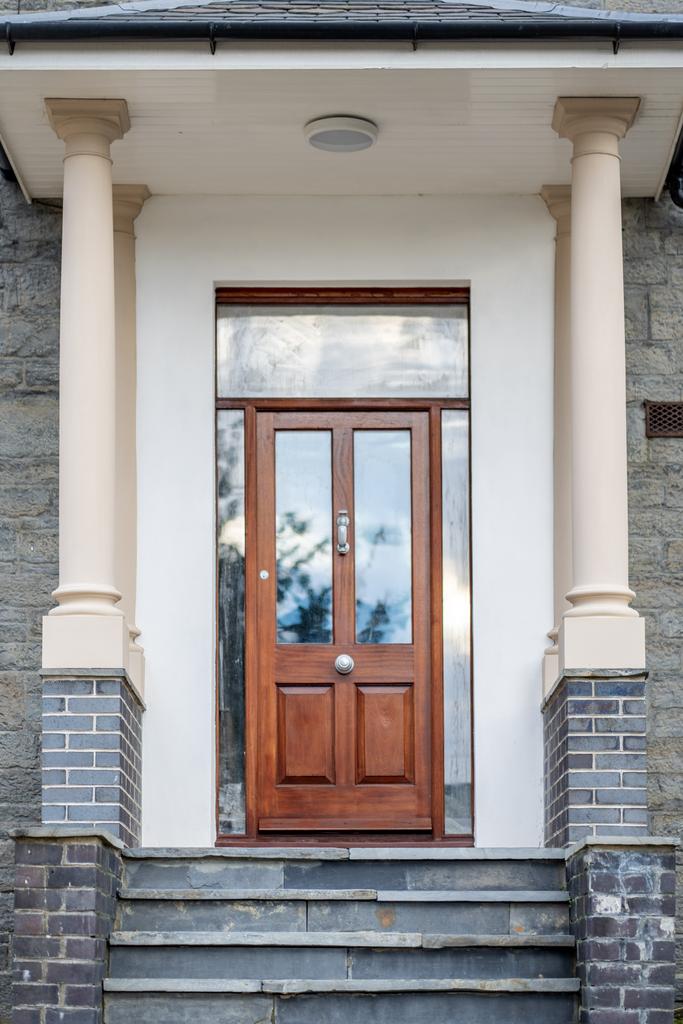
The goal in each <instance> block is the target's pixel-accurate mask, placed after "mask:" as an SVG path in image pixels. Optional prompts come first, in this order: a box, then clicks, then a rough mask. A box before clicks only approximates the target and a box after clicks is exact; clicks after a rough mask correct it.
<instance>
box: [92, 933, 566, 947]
mask: <svg viewBox="0 0 683 1024" xmlns="http://www.w3.org/2000/svg"><path fill="white" fill-rule="evenodd" d="M109 944H110V945H111V946H372V947H373V948H377V947H388V948H392V949H406V948H419V947H422V948H424V949H443V948H447V947H451V946H472V947H486V946H491V947H496V948H508V947H510V948H512V947H520V948H521V947H538V948H543V947H551V948H557V947H560V948H562V947H566V948H571V949H573V948H574V944H575V940H574V936H573V935H518V934H514V935H422V934H421V933H420V932H384V933H382V932H181V931H175V932H142V931H135V932H123V931H118V932H112V934H111V936H110V938H109Z"/></svg>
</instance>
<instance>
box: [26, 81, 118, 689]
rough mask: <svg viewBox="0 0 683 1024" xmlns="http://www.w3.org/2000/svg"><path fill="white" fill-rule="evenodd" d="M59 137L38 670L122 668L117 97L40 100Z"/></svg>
mask: <svg viewBox="0 0 683 1024" xmlns="http://www.w3.org/2000/svg"><path fill="white" fill-rule="evenodd" d="M45 106H46V109H47V113H48V117H49V119H50V124H51V125H52V127H53V129H54V130H55V132H56V133H57V135H58V136H59V137H60V139H62V140H63V141H64V144H65V152H64V210H63V235H62V287H61V321H60V406H59V408H60V412H59V432H60V435H59V473H60V476H59V586H58V588H57V590H56V591H55V592H54V597H55V599H56V601H57V607H56V608H54V609H53V610H52V611H51V612H50V614H49V615H47V616H46V617H45V618H44V620H43V666H44V667H45V668H126V669H127V667H128V629H127V627H126V623H125V619H124V616H123V612H122V610H121V609H120V608H119V607H118V601H119V598H120V596H121V595H120V593H119V591H118V590H117V588H116V585H115V579H116V572H115V490H116V457H115V452H116V386H115V375H116V359H115V340H116V339H115V321H114V316H115V302H114V238H113V235H114V232H113V217H112V173H111V156H110V146H111V143H112V142H113V141H114V140H116V139H120V138H122V136H123V135H124V134H125V132H126V131H127V130H128V128H129V120H128V111H127V107H126V103H125V101H124V100H93V99H82V100H80V99H51V100H46V102H45Z"/></svg>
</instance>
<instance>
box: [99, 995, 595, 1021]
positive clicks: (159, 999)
mask: <svg viewBox="0 0 683 1024" xmlns="http://www.w3.org/2000/svg"><path fill="white" fill-rule="evenodd" d="M104 1019H105V1024H130V1022H131V1021H144V1022H145V1024H321V1021H324V1022H325V1024H368V1022H369V1021H372V1024H455V1022H456V1021H457V1022H460V1021H462V1022H463V1024H465V1022H466V1024H491V1022H492V1021H497V1022H500V1024H529V1021H530V1020H532V1021H533V1020H536V1021H542V1022H543V1024H572V1022H573V1021H574V1019H575V997H574V996H572V995H552V996H548V995H538V994H519V995H518V994H515V995H478V994H471V993H447V994H442V993H409V992H406V993H400V994H386V995H385V994H382V995H351V996H349V995H337V994H328V995H324V996H294V997H291V996H290V997H287V998H279V997H277V996H275V997H272V996H265V995H253V996H252V995H249V996H230V995H215V996H174V995H166V996H155V995H147V996H138V995H116V994H110V995H108V996H107V997H106V999H105V1018H104Z"/></svg>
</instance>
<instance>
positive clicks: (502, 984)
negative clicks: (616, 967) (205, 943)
mask: <svg viewBox="0 0 683 1024" xmlns="http://www.w3.org/2000/svg"><path fill="white" fill-rule="evenodd" d="M579 987H580V982H579V980H578V978H496V979H493V980H482V979H478V978H474V979H467V978H429V979H420V978H410V979H405V978H402V979H396V980H390V979H385V978H380V979H378V978H372V979H367V980H366V979H363V980H357V979H355V980H354V979H349V978H346V979H332V980H328V979H317V978H315V979H314V978H305V979H300V978H293V979H291V980H280V979H278V978H267V979H263V980H259V979H254V980H234V979H233V980H226V979H225V978H105V980H104V991H105V992H169V993H170V992H184V993H185V992H187V993H193V992H200V993H204V992H215V993H225V994H226V995H227V994H233V993H240V992H271V993H273V994H277V995H305V994H308V993H313V992H349V993H352V992H353V993H355V992H505V993H508V994H515V993H518V992H545V993H565V992H567V993H572V992H578V991H579Z"/></svg>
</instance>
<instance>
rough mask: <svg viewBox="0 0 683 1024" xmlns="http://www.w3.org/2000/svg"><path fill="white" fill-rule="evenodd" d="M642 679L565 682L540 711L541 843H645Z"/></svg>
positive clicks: (586, 677) (594, 677)
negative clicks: (595, 839)
mask: <svg viewBox="0 0 683 1024" xmlns="http://www.w3.org/2000/svg"><path fill="white" fill-rule="evenodd" d="M645 725H646V719H645V675H644V674H643V673H642V672H640V673H638V672H633V673H628V674H627V673H625V672H624V673H617V672H605V673H602V674H597V673H595V672H592V673H591V672H584V673H574V674H573V675H571V676H563V677H562V678H561V679H559V680H558V682H557V685H556V686H555V687H554V688H553V690H552V691H551V692H550V693H549V694H548V696H547V698H546V700H545V703H544V707H543V732H544V758H545V770H544V778H545V842H546V845H547V846H567V845H568V844H570V843H574V842H577V841H579V840H581V839H584V838H586V837H589V836H616V835H622V836H637V835H647V832H648V828H647V806H646V805H647V788H646V786H647V782H646V780H647V774H646V771H645V769H646V755H645V746H646V738H645Z"/></svg>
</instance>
